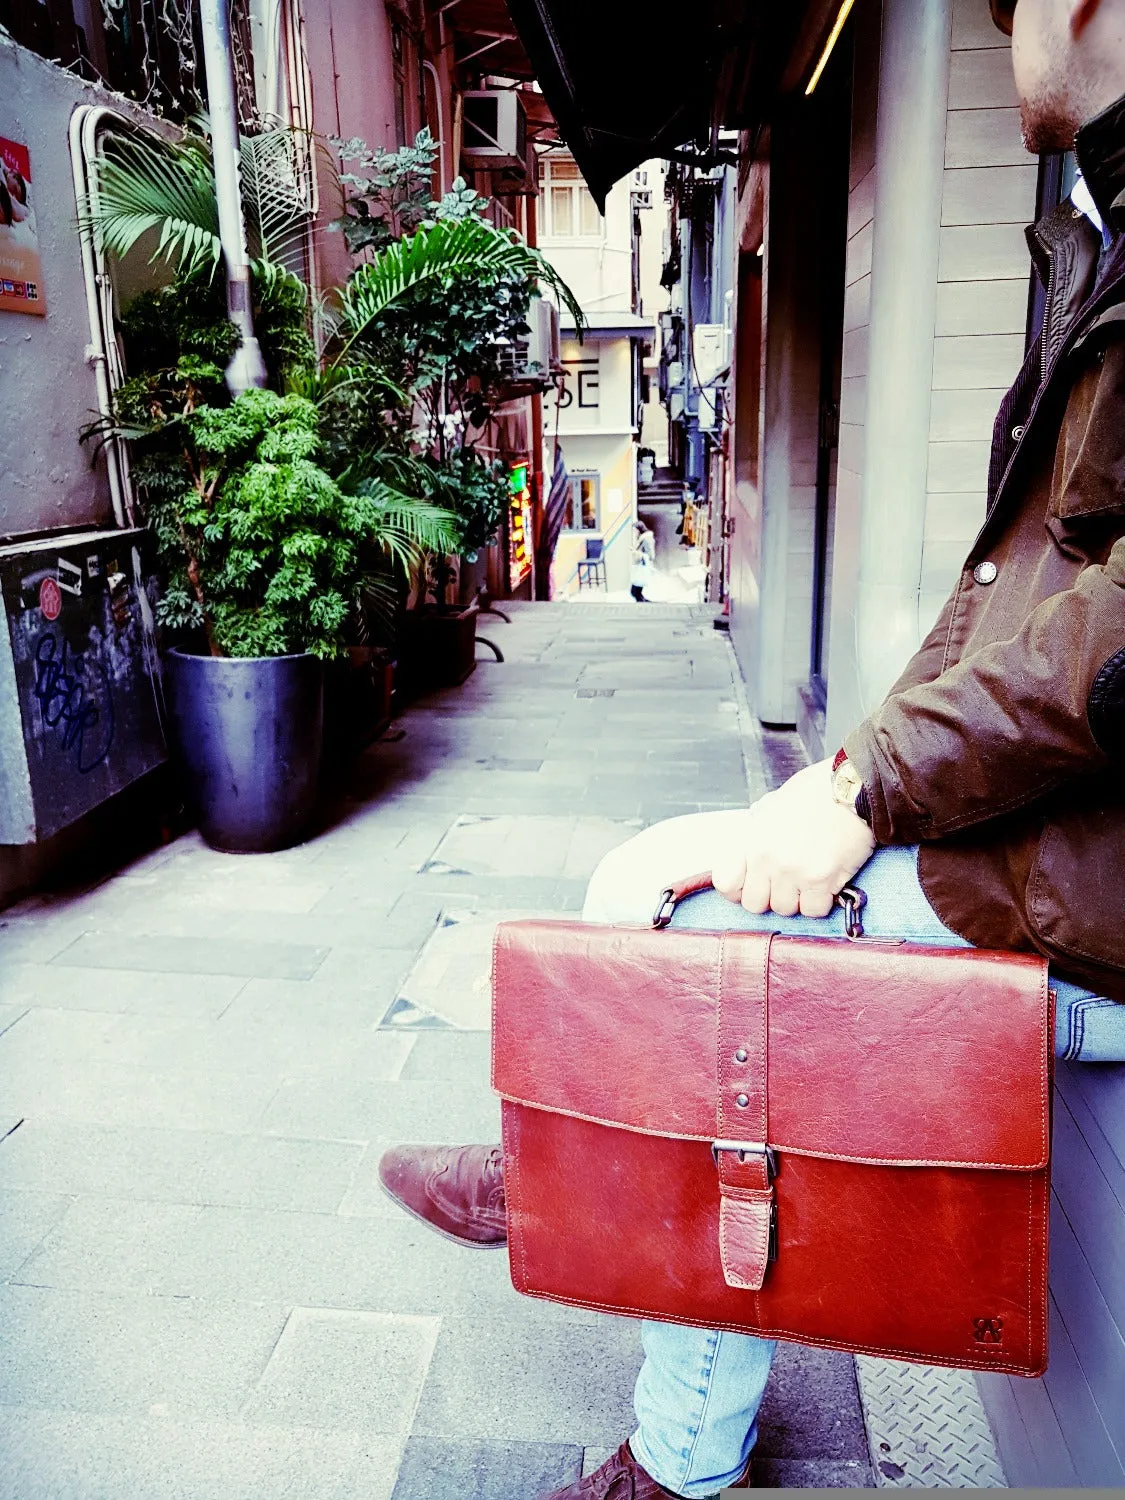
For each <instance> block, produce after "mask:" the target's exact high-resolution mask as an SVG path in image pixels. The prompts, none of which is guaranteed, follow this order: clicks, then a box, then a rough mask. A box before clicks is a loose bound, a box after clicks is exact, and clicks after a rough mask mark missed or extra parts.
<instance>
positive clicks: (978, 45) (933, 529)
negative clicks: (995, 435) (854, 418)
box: [921, 0, 1037, 625]
mask: <svg viewBox="0 0 1125 1500" xmlns="http://www.w3.org/2000/svg"><path fill="white" fill-rule="evenodd" d="M951 45H952V54H951V58H950V78H949V109H948V114H947V125H946V142H945V180H944V186H943V193H942V215H941V254H940V260H939V271H938V275H939V286H938V302H937V324H936V329H935V334H936V336H935V340H934V374H933V404H932V407H931V415H930V461H929V478H928V484H927V497H926V531H925V544H924V549H923V556H922V600H921V613H922V622H923V625H927V624H928V623H929V621H930V620H931V619H932V618H933V617H934V616H935V615H936V614H937V613H938V611H939V610H940V608H941V606H942V604H943V602H944V600H945V598H946V595H947V594H948V593H949V590H950V588H951V587H952V585H953V582H954V580H955V579H956V576H957V570H958V567H959V566H960V563H961V561H962V559H963V557H964V554H965V552H966V551H967V550H968V547H969V545H970V544H971V542H972V540H973V537H974V536H975V535H976V533H977V531H978V530H979V528H980V524H981V521H982V520H983V519H984V505H985V486H986V480H987V475H988V453H989V445H990V440H991V435H992V420H993V417H994V416H995V413H996V408H997V407H998V406H999V404H1000V401H1001V398H1002V397H1003V395H1004V392H1005V391H1006V390H1007V388H1008V386H1009V385H1010V384H1011V382H1012V380H1013V379H1014V377H1015V374H1016V372H1017V370H1018V369H1019V367H1020V362H1021V360H1022V359H1023V350H1024V328H1025V324H1026V319H1027V298H1028V275H1029V263H1028V255H1027V245H1026V242H1025V239H1024V233H1023V230H1024V226H1025V225H1026V224H1028V223H1029V222H1030V221H1031V219H1032V218H1033V217H1034V213H1035V183H1036V174H1037V167H1036V163H1035V160H1034V158H1033V157H1030V156H1029V155H1028V154H1027V152H1026V151H1024V149H1023V145H1022V142H1021V140H1020V132H1019V109H1018V107H1017V100H1016V93H1015V85H1014V83H1013V81H1012V62H1011V53H1010V49H1009V46H1008V43H1007V41H1006V39H1005V38H1004V37H1003V36H1001V35H1000V33H999V32H998V31H997V30H996V29H995V28H994V27H993V25H992V23H991V20H990V18H989V14H988V7H987V5H985V4H984V3H983V0H955V4H954V8H953V32H952V38H951Z"/></svg>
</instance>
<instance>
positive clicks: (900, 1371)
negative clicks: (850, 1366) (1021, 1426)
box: [855, 1356, 1007, 1490]
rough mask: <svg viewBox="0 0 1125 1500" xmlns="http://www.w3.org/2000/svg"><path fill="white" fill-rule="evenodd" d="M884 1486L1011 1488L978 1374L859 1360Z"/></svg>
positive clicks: (875, 1460) (873, 1445)
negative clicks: (978, 1380)
mask: <svg viewBox="0 0 1125 1500" xmlns="http://www.w3.org/2000/svg"><path fill="white" fill-rule="evenodd" d="M855 1363H856V1373H857V1375H858V1377H859V1393H860V1398H861V1399H862V1402H863V1412H864V1418H865V1420H866V1423H867V1441H868V1443H869V1445H870V1448H871V1461H872V1466H873V1468H874V1470H875V1479H876V1483H877V1484H879V1485H880V1486H882V1487H885V1488H889V1489H984V1490H995V1489H1006V1488H1007V1480H1006V1479H1005V1477H1004V1470H1003V1469H1002V1468H1001V1466H1000V1459H999V1457H998V1456H997V1452H996V1444H995V1443H994V1441H993V1438H992V1429H991V1428H990V1427H989V1425H988V1417H987V1416H986V1415H985V1410H984V1406H983V1405H982V1403H981V1399H980V1396H979V1395H978V1394H977V1387H976V1382H975V1381H974V1380H973V1377H972V1375H970V1374H968V1373H967V1372H965V1371H963V1370H940V1369H935V1368H934V1367H932V1366H930V1365H910V1364H901V1363H899V1362H898V1361H897V1360H890V1359H871V1358H868V1357H866V1356H860V1357H857V1359H856V1362H855Z"/></svg>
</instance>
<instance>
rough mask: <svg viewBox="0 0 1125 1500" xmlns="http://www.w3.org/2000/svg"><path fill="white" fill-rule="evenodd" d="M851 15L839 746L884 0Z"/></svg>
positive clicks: (839, 479)
mask: <svg viewBox="0 0 1125 1500" xmlns="http://www.w3.org/2000/svg"><path fill="white" fill-rule="evenodd" d="M852 14H853V16H854V18H855V19H854V22H853V24H854V27H855V43H854V47H855V69H854V75H853V83H852V139H851V158H850V163H849V169H848V249H847V259H846V265H845V271H844V339H843V357H842V360H841V366H840V447H839V453H838V460H837V467H836V528H835V537H834V542H833V574H832V615H831V624H830V627H829V653H828V729H827V735H826V743H827V744H832V745H836V744H838V743H839V741H840V740H841V739H842V737H843V736H842V732H841V730H840V728H839V724H838V720H839V718H840V716H839V715H836V719H837V723H833V722H832V720H833V712H832V710H833V700H834V699H837V698H838V697H839V692H838V686H837V685H838V683H839V680H840V673H841V663H842V662H847V663H849V664H850V659H851V658H852V657H853V656H854V651H855V646H854V627H853V622H854V620H855V614H856V607H857V606H856V593H857V588H858V584H859V541H860V513H861V495H862V493H863V463H864V442H863V438H864V424H865V421H866V414H867V365H868V349H869V330H870V322H871V246H872V241H873V239H874V233H875V127H876V122H877V118H878V105H879V48H880V37H879V33H880V26H881V22H882V6H881V4H880V3H879V0H860V4H858V5H857V6H856V7H855V9H854V11H853V12H852ZM849 636H850V637H851V638H850V639H849Z"/></svg>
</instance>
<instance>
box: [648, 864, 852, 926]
mask: <svg viewBox="0 0 1125 1500" xmlns="http://www.w3.org/2000/svg"><path fill="white" fill-rule="evenodd" d="M713 889H714V883H713V882H712V880H711V871H710V870H705V871H702V872H701V873H700V874H698V875H689V876H688V877H687V879H686V880H680V881H677V882H676V884H675V885H670V886H666V887H665V889H664V890H663V891H661V893H660V904H659V905H658V906H657V908H656V910H655V911H654V912H653V914H652V925H653V926H654V927H656V928H661V927H667V926H668V924H669V923H670V922H671V920H672V913H673V912H674V911H675V910H676V907H677V906H678V905H679V904H680V902H681V901H684V900H686V899H687V897H688V896H694V895H696V894H697V893H698V892H699V891H710V890H713ZM836 905H837V906H839V907H842V908H843V912H844V931H845V932H846V933H847V935H848V937H849V938H851V939H852V940H853V942H854V941H858V940H859V939H860V938H861V937H862V936H863V908H864V907H865V906H866V905H867V895H866V893H865V892H864V891H861V890H860V888H859V886H858V885H846V886H844V887H843V889H842V890H840V891H839V892H838V893H837V896H836Z"/></svg>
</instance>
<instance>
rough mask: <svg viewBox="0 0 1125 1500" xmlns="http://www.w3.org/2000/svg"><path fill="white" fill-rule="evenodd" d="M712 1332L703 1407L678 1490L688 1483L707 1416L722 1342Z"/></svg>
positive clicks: (705, 1373) (718, 1336) (704, 1376)
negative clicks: (713, 1338)
mask: <svg viewBox="0 0 1125 1500" xmlns="http://www.w3.org/2000/svg"><path fill="white" fill-rule="evenodd" d="M712 1331H713V1332H714V1335H715V1341H714V1343H711V1342H710V1340H708V1348H709V1351H710V1354H709V1358H708V1360H707V1364H706V1367H705V1369H704V1370H703V1379H704V1380H705V1382H706V1390H705V1391H703V1392H702V1393H701V1394H702V1395H703V1405H702V1406H701V1407H700V1408H699V1416H698V1418H697V1420H696V1424H695V1426H694V1428H693V1429H692V1433H691V1445H690V1447H689V1448H688V1450H687V1452H686V1454H685V1455H684V1468H683V1474H682V1475H681V1477H680V1486H679V1487H680V1488H683V1486H684V1485H686V1484H688V1483H689V1482H690V1481H689V1475H690V1473H691V1466H692V1463H693V1462H694V1461H695V1450H696V1448H697V1447H698V1445H699V1438H700V1434H701V1433H702V1431H703V1423H704V1421H705V1419H706V1416H707V1407H708V1404H709V1403H710V1400H711V1391H712V1389H713V1387H714V1376H715V1361H716V1360H717V1359H718V1357H719V1345H720V1344H721V1343H722V1341H723V1334H722V1330H721V1329H714V1330H712Z"/></svg>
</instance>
